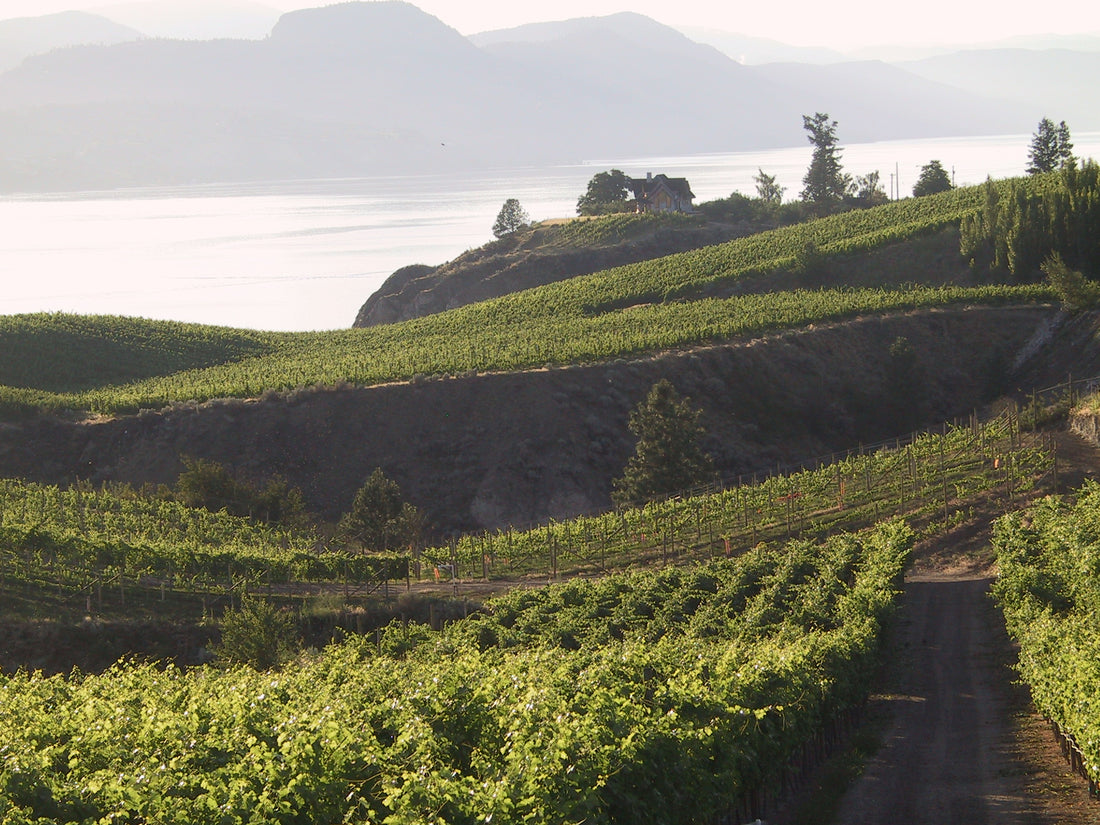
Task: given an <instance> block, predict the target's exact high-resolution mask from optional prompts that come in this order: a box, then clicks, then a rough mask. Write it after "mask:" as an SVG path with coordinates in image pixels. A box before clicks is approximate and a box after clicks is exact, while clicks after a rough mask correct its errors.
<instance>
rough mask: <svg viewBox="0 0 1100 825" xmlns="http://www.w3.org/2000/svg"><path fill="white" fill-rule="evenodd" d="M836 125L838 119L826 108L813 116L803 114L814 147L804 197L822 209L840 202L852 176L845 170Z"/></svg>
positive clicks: (804, 185) (803, 180) (807, 171)
mask: <svg viewBox="0 0 1100 825" xmlns="http://www.w3.org/2000/svg"><path fill="white" fill-rule="evenodd" d="M836 127H837V122H836V121H835V120H832V121H830V120H829V116H828V115H827V114H825V113H824V112H817V113H816V114H814V116H813V117H810V116H808V115H803V116H802V128H803V129H805V130H806V131H807V132H808V133H809V134H808V135H807V139H808V140H809V141H810V143H811V144H813V147H814V151H813V155H812V157H811V158H810V168H809V169H807V170H806V175H805V176H804V177H803V178H802V184H803V189H802V200H804V201H808V202H810V203H813V204H815V205H817V206H818V207H819V208H820V209H821V210H822V211H828V210H830V209H831V208H832V207H834V206H835V205H837V204H839V203H840V202H841V201H842V200H843V199H844V195H845V193H846V192H847V191H848V185H849V183H850V178H849V176H848V175H846V174H844V172H843V171H842V170H841V165H840V149H839V147H838V146H837V136H836Z"/></svg>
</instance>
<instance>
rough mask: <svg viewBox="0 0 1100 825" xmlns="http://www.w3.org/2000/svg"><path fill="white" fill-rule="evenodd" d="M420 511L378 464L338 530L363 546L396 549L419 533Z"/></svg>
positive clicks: (375, 549) (369, 548)
mask: <svg viewBox="0 0 1100 825" xmlns="http://www.w3.org/2000/svg"><path fill="white" fill-rule="evenodd" d="M421 527H422V517H421V515H420V512H419V511H418V510H417V509H416V508H415V507H414V506H413V505H411V504H409V503H408V502H406V501H405V500H404V499H403V498H402V496H401V489H400V488H399V487H398V486H397V482H396V481H393V480H392V479H389V478H387V477H386V475H385V474H384V473H383V472H382V469H381V468H378V469H376V470H375V471H374V472H373V473H371V476H370V478H368V479H367V480H366V482H365V483H364V484H363V486H362V487H360V488H359V492H357V493H356V494H355V500H354V501H353V502H352V505H351V509H350V510H349V511H348V512H347V513H345V514H344V517H343V518H342V519H341V520H340V532H341V534H342V535H343V536H344V537H345V538H347V539H348V540H350V541H353V542H356V543H357V544H359V545H360V546H361V547H362V548H363V549H365V550H372V551H382V550H397V549H400V548H403V547H408V546H409V545H410V544H412V543H413V542H415V541H417V540H418V539H419V537H420V530H421Z"/></svg>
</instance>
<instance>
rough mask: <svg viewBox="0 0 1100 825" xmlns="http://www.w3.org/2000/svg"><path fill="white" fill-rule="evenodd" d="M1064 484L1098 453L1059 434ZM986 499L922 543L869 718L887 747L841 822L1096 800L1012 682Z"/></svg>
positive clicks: (1074, 824) (968, 819) (953, 817)
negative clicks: (993, 593)
mask: <svg viewBox="0 0 1100 825" xmlns="http://www.w3.org/2000/svg"><path fill="white" fill-rule="evenodd" d="M1058 454H1059V462H1060V470H1059V472H1060V476H1059V478H1060V481H1061V485H1062V486H1064V487H1065V488H1067V489H1071V488H1072V487H1073V486H1076V485H1077V484H1079V483H1080V481H1081V480H1082V479H1083V478H1085V477H1088V476H1091V475H1092V473H1093V472H1095V471H1096V470H1098V469H1100V450H1097V449H1096V447H1095V446H1091V445H1088V444H1086V443H1085V442H1084V441H1083V440H1081V439H1080V438H1079V437H1078V436H1075V435H1072V434H1070V433H1062V434H1060V435H1059V442H1058ZM1005 506H1006V502H1004V501H1003V500H1000V501H990V502H989V503H988V504H987V505H986V506H985V507H983V508H982V511H981V512H980V513H977V514H976V515H975V518H974V520H973V521H972V522H971V523H969V524H967V525H964V526H963V527H962V528H960V529H959V530H957V531H955V532H954V533H953V535H950V536H948V537H947V538H946V539H939V540H936V541H935V542H930V543H925V544H924V545H922V546H920V547H919V548H918V552H917V558H916V561H915V564H914V566H913V568H912V570H911V572H910V573H909V575H908V576H907V579H906V585H905V595H904V599H903V604H902V608H901V611H900V617H899V621H898V624H897V628H896V638H895V643H894V650H895V655H894V656H893V658H892V664H891V667H890V668H889V670H888V672H887V673H886V674H885V676H884V683H883V688H882V692H881V693H880V694H878V695H876V696H875V697H873V698H872V701H871V708H870V712H871V715H872V717H876V716H877V717H878V719H879V720H880V721H882V722H884V726H883V731H884V733H883V745H882V748H881V750H880V751H879V752H878V754H877V755H876V756H875V757H874V759H873V760H872V761H871V762H870V763H869V764H868V765H867V767H866V770H865V772H864V774H863V775H862V777H860V779H859V780H858V781H857V782H856V783H855V784H854V785H853V786H852V787H851V788H850V789H849V791H848V793H847V795H846V797H845V799H844V801H843V803H842V806H841V808H840V811H839V813H838V815H837V817H836V819H835V821H836V822H837V823H844V825H860V823H867V825H871V823H874V824H875V825H878V823H888V822H899V823H900V822H904V823H907V825H917V824H919V823H928V824H929V825H933V823H935V825H948V823H959V825H964V823H965V825H981V823H998V825H1014V824H1015V823H1019V825H1034V824H1036V823H1037V824H1038V825H1045V824H1050V825H1053V823H1061V824H1062V825H1084V823H1095V822H1097V821H1100V802H1093V801H1092V800H1090V799H1089V798H1088V792H1087V789H1086V787H1085V786H1084V783H1083V782H1082V781H1081V780H1079V779H1078V778H1076V777H1074V776H1072V775H1071V774H1070V772H1069V769H1068V766H1067V765H1066V763H1065V760H1064V759H1062V756H1061V753H1060V752H1059V750H1058V748H1057V746H1056V744H1055V742H1054V739H1053V736H1052V735H1051V732H1050V730H1049V728H1047V727H1046V726H1045V724H1044V723H1043V720H1042V719H1040V718H1039V717H1038V715H1037V714H1036V713H1035V711H1034V709H1033V708H1032V706H1031V705H1030V700H1029V697H1028V695H1027V691H1026V688H1024V687H1022V686H1020V685H1018V684H1016V683H1015V674H1014V672H1013V671H1012V669H1011V666H1012V663H1013V662H1014V661H1015V652H1014V650H1013V648H1012V645H1011V643H1010V640H1009V639H1008V637H1007V635H1006V633H1005V630H1004V623H1003V620H1002V618H1001V616H1000V615H999V613H998V611H997V609H996V606H995V605H994V604H993V602H992V600H991V599H990V598H989V587H990V585H991V583H992V582H993V578H994V576H995V573H996V571H995V568H994V565H993V562H992V559H991V557H990V555H989V552H988V550H987V548H988V542H989V525H990V520H991V518H993V517H994V516H995V515H996V514H997V512H998V510H1001V509H1003V508H1004V507H1005Z"/></svg>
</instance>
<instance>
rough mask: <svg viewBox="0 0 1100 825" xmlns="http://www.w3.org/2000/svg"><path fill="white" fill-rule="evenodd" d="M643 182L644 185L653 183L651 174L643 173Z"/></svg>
mask: <svg viewBox="0 0 1100 825" xmlns="http://www.w3.org/2000/svg"><path fill="white" fill-rule="evenodd" d="M645 180H646V183H653V173H652V172H646V173H645Z"/></svg>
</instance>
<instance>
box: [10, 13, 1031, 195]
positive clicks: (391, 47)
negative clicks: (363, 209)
mask: <svg viewBox="0 0 1100 825" xmlns="http://www.w3.org/2000/svg"><path fill="white" fill-rule="evenodd" d="M476 43H481V44H482V45H481V46H480V47H479V46H478V45H476ZM815 76H816V75H814V74H813V72H788V73H787V74H783V73H781V72H776V71H774V70H772V71H761V70H760V67H747V66H741V65H739V64H738V63H737V62H736V61H733V60H731V59H729V58H728V57H726V56H725V55H722V54H721V53H720V52H718V51H717V50H716V49H714V48H713V47H710V46H704V45H701V44H698V43H695V42H693V41H691V40H689V39H688V38H686V37H685V36H684V35H682V34H680V33H678V32H676V31H675V30H673V29H670V28H668V27H665V26H662V25H660V24H658V23H656V22H654V21H652V20H650V19H648V18H645V17H642V16H640V15H636V14H619V15H612V16H611V17H607V18H587V19H584V20H576V21H566V22H565V23H560V24H545V25H541V26H534V27H524V28H523V29H520V30H512V31H510V32H499V33H489V34H485V35H479V36H478V38H476V39H475V41H474V42H472V41H471V40H469V39H467V38H464V37H462V36H461V35H459V34H458V32H456V31H454V30H453V29H451V28H450V27H448V26H446V25H444V24H443V23H442V22H440V21H439V20H438V19H436V18H434V17H432V16H431V15H428V14H425V13H423V12H422V11H420V10H419V9H417V8H416V7H414V6H412V5H409V4H407V3H403V2H394V1H392V0H391V1H390V2H371V3H343V4H338V5H334V6H328V7H325V8H320V9H307V10H302V11H297V12H291V13H289V14H286V15H284V16H283V17H282V18H281V19H280V20H279V23H278V24H277V25H276V26H275V28H274V30H273V31H272V33H271V36H270V37H269V38H268V39H266V40H263V41H230V40H222V41H211V42H201V41H166V40H147V41H141V42H135V43H124V44H120V45H115V46H110V47H103V46H84V47H80V48H75V49H68V50H65V51H63V52H55V53H52V54H49V55H42V56H39V57H34V58H31V59H29V60H28V61H27V62H26V63H24V64H23V65H22V66H20V67H18V68H16V69H13V70H12V71H9V72H7V73H5V74H3V75H0V180H2V181H3V186H4V187H5V188H6V189H8V190H9V191H10V190H12V189H16V190H18V189H24V190H34V189H66V188H86V187H95V186H117V185H128V184H159V183H175V182H186V183H192V182H203V181H233V180H254V179H258V178H271V177H276V178H287V177H327V176H363V175H371V174H403V173H420V172H432V171H447V170H459V169H468V168H486V167H490V166H495V167H510V166H520V165H527V164H548V163H561V162H576V161H578V160H580V159H583V158H593V157H629V156H632V155H634V156H639V155H654V154H665V153H672V154H676V153H682V154H690V153H699V152H708V151H736V150H739V149H751V148H764V147H776V146H791V145H801V144H802V143H803V140H804V134H803V132H802V129H801V126H802V121H801V116H802V115H803V114H805V113H808V112H813V111H821V110H824V109H826V104H828V105H834V104H835V105H836V106H837V107H840V109H843V111H841V110H840V109H838V111H835V112H831V113H832V114H833V115H834V117H841V118H843V117H844V116H846V115H847V116H850V117H852V118H853V120H855V119H856V118H862V119H861V120H860V122H859V124H858V128H856V124H855V123H853V126H852V128H851V129H848V128H846V130H845V138H846V139H849V140H853V139H889V138H901V137H905V136H912V135H914V134H921V135H930V134H981V133H990V132H999V131H1002V130H1003V129H1004V125H1005V124H1006V123H1009V122H1012V121H1011V111H1010V108H1011V107H1009V106H1007V104H1006V105H1005V106H1004V107H1002V108H998V105H997V104H987V103H985V102H983V101H982V100H980V99H979V98H978V97H976V96H974V95H969V96H967V95H964V94H962V93H960V92H958V91H957V90H953V89H949V88H947V87H945V86H943V85H942V84H936V83H931V82H928V81H925V80H919V79H916V78H914V76H912V75H907V74H904V73H901V72H899V71H898V70H896V69H891V68H889V67H886V66H884V65H882V64H858V65H857V66H856V67H854V68H852V67H849V68H848V69H845V70H839V69H838V70H834V71H832V72H831V73H830V74H829V75H828V77H829V82H828V83H822V82H815V81H814V77H815ZM826 92H827V93H828V95H826ZM866 100H873V106H874V111H873V112H871V113H868V114H866V115H864V114H862V112H864V111H865V110H866V106H865V105H862V104H861V106H860V107H859V108H857V107H856V105H855V102H857V101H866ZM849 103H851V104H852V105H851V106H850V107H849V106H848V104H849ZM849 113H850V114H849ZM1031 120H1032V119H1031V116H1030V115H1029V116H1028V118H1027V121H1026V122H1027V124H1028V126H1026V127H1016V130H1017V131H1019V130H1021V129H1022V128H1029V126H1030V124H1031Z"/></svg>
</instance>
